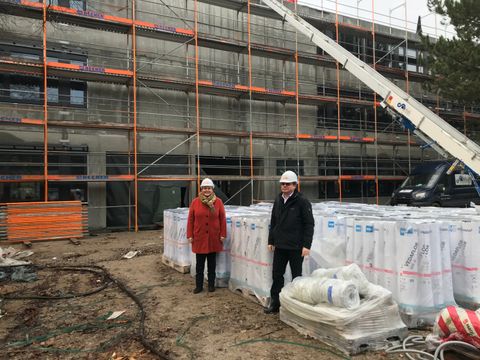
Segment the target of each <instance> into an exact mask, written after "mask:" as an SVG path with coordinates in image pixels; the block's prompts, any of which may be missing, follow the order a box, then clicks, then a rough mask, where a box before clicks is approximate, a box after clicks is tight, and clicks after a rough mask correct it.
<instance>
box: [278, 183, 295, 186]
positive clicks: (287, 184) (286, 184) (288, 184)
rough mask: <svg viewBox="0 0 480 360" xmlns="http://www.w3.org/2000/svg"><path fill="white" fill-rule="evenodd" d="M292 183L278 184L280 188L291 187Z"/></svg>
mask: <svg viewBox="0 0 480 360" xmlns="http://www.w3.org/2000/svg"><path fill="white" fill-rule="evenodd" d="M292 184H293V183H280V185H281V186H290V185H292Z"/></svg>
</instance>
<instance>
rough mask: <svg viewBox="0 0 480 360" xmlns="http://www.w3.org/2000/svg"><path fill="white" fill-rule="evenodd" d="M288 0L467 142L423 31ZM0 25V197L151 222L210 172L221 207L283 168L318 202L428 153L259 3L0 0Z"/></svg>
mask: <svg viewBox="0 0 480 360" xmlns="http://www.w3.org/2000/svg"><path fill="white" fill-rule="evenodd" d="M334 3H335V2H334ZM289 7H291V8H292V9H295V11H296V12H298V14H299V15H301V16H302V17H303V18H304V19H306V20H308V21H309V22H310V23H311V24H312V25H314V26H315V27H317V28H318V29H319V30H321V31H322V32H324V33H325V34H327V35H328V36H329V37H331V38H332V39H333V40H335V41H337V42H339V43H340V44H341V45H342V46H343V47H344V48H346V49H347V50H349V51H350V52H352V53H354V54H355V55H356V56H358V57H359V58H360V59H361V60H362V61H364V62H366V63H368V64H371V65H372V67H374V68H375V69H376V70H377V71H379V72H380V73H382V74H383V75H384V76H386V77H387V78H389V79H392V80H393V82H394V83H396V84H397V85H398V86H399V87H401V88H402V89H404V90H405V91H406V92H408V93H410V94H411V95H412V96H414V97H415V98H416V99H417V100H419V101H421V102H422V103H423V104H425V105H427V106H428V107H429V108H431V109H432V110H433V111H435V112H436V113H438V114H439V115H440V116H441V117H442V118H444V119H445V120H447V121H448V122H449V123H450V124H451V125H453V126H454V127H456V128H457V129H459V130H460V131H461V132H463V133H464V134H465V135H467V136H469V137H470V138H473V139H476V138H478V137H477V136H476V133H475V132H476V125H475V124H474V123H473V121H474V120H475V119H478V118H479V117H480V109H473V108H470V109H465V108H464V107H459V106H456V105H455V104H452V103H448V102H446V101H444V100H443V99H441V98H440V97H438V96H436V95H435V94H431V93H429V92H427V91H426V90H425V88H424V86H423V84H424V83H425V82H426V81H428V79H429V75H428V63H427V61H426V56H425V54H424V53H423V51H422V46H421V39H420V37H419V35H418V34H416V33H415V32H408V31H406V29H392V27H391V26H388V24H381V23H377V22H376V19H375V15H374V13H372V15H371V19H370V20H369V21H367V20H365V19H363V18H362V19H359V18H354V17H349V16H345V15H341V14H339V13H338V12H335V11H326V10H324V9H315V8H310V7H306V6H302V5H298V4H289ZM0 32H1V34H2V36H0V68H1V70H2V71H1V73H0V82H1V84H0V156H1V165H0V169H1V170H0V202H25V201H45V200H49V201H54V200H81V201H83V202H87V203H88V213H89V228H90V229H103V228H131V229H133V228H141V227H148V226H152V225H154V224H156V223H159V222H161V221H162V216H163V210H164V209H166V208H172V207H177V206H188V204H189V202H190V200H191V199H192V197H193V196H195V194H196V191H197V186H198V182H199V179H200V178H202V177H205V176H208V177H210V178H212V179H213V180H214V182H215V184H216V185H217V189H216V192H217V194H218V195H219V196H220V197H222V198H223V199H224V201H226V202H227V203H228V204H242V205H247V204H250V203H253V202H258V201H263V200H271V199H272V198H273V197H274V194H275V193H276V192H277V191H278V176H279V174H281V173H282V172H283V171H285V170H286V169H290V170H294V171H295V172H296V173H297V174H298V175H299V177H300V187H301V191H302V192H304V193H306V194H307V196H308V197H309V198H310V199H311V200H313V201H319V200H324V199H332V200H338V199H339V200H348V201H362V202H368V203H385V201H386V200H388V198H389V196H390V194H391V193H392V190H393V189H394V188H395V187H397V186H398V185H399V183H400V182H401V181H402V180H403V179H404V178H405V176H406V175H407V174H408V173H409V170H410V169H411V167H412V166H414V165H415V164H417V163H419V162H420V161H423V160H426V159H435V158H436V157H437V155H436V153H435V152H434V151H433V150H431V149H430V148H429V146H428V144H424V143H422V142H421V141H420V140H419V139H417V138H416V137H414V136H411V134H410V133H409V132H408V130H405V129H404V128H402V127H401V126H400V125H399V124H398V123H396V122H394V121H393V120H392V119H391V118H390V117H389V116H388V115H387V114H386V112H385V111H384V110H383V109H382V107H381V106H379V105H380V101H381V100H382V99H381V98H379V97H377V96H376V95H375V94H374V93H372V90H370V89H369V88H367V87H365V86H364V85H362V83H361V82H359V81H358V80H356V79H355V78H354V77H353V76H352V75H351V74H350V73H348V72H347V71H345V70H343V69H342V68H341V66H339V65H338V63H336V61H335V60H333V58H331V57H330V56H329V55H327V54H326V53H324V52H323V51H322V50H321V49H319V48H318V47H316V46H315V44H313V43H312V42H311V41H310V39H308V38H307V37H305V36H304V35H302V34H300V33H297V32H296V31H295V30H294V29H293V28H292V27H291V26H290V25H288V24H287V23H286V22H285V21H282V19H281V18H280V17H279V16H278V15H276V13H274V12H273V11H272V10H270V9H269V8H268V7H266V6H265V5H262V2H261V1H260V0H255V1H253V0H252V1H247V0H198V1H197V0H185V1H183V2H179V1H173V0H169V1H154V0H131V1H129V0H118V1H114V0H112V1H90V0H88V1H87V0H48V1H46V3H43V2H41V1H39V2H36V1H26V0H0ZM476 110H477V111H476Z"/></svg>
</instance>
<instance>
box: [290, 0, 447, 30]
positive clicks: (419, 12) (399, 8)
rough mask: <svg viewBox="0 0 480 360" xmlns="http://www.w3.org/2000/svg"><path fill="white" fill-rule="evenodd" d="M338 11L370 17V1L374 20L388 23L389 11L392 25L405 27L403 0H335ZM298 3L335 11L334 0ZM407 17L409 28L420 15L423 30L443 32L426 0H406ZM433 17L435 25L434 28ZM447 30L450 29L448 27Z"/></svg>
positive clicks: (365, 17) (413, 26)
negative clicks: (373, 6) (373, 7)
mask: <svg viewBox="0 0 480 360" xmlns="http://www.w3.org/2000/svg"><path fill="white" fill-rule="evenodd" d="M337 1H338V11H339V12H340V13H344V14H350V15H352V16H354V17H356V16H357V2H359V4H358V14H359V17H360V18H364V19H368V20H371V19H372V13H371V11H372V1H373V2H374V4H375V21H378V22H379V23H383V24H385V25H388V24H389V23H390V18H389V14H390V12H391V23H392V26H394V27H401V28H404V27H405V6H404V5H403V4H405V0H337ZM299 3H300V4H302V3H304V4H308V5H313V6H314V7H317V8H322V5H323V8H324V9H325V10H329V11H335V0H299ZM406 8H407V19H408V28H409V30H412V31H415V29H416V24H417V20H418V16H422V26H423V30H424V32H427V33H430V34H431V35H434V34H435V32H436V33H437V34H438V35H440V34H443V35H444V34H445V26H444V25H442V24H441V21H442V18H441V16H438V15H437V16H435V15H434V14H432V13H430V12H429V11H428V7H427V0H406ZM435 18H436V22H437V26H436V29H435ZM447 31H451V29H450V28H448V29H447Z"/></svg>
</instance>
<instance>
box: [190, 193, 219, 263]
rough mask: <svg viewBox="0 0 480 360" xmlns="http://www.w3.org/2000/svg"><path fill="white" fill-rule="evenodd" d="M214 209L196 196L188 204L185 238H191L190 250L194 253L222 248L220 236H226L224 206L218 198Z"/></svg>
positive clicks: (203, 252) (217, 250) (204, 252)
mask: <svg viewBox="0 0 480 360" xmlns="http://www.w3.org/2000/svg"><path fill="white" fill-rule="evenodd" d="M214 206H215V211H214V212H212V211H211V210H210V208H209V207H208V206H207V205H205V204H202V202H201V200H200V199H199V198H198V197H196V198H195V199H193V201H192V203H191V204H190V209H189V211H188V222H187V238H188V239H190V238H193V242H192V251H193V252H194V253H195V254H209V253H213V252H220V251H222V250H223V244H222V242H221V241H220V238H221V237H223V238H225V237H227V221H226V217H225V208H224V207H223V202H222V200H220V199H219V198H217V199H216V200H215V203H214Z"/></svg>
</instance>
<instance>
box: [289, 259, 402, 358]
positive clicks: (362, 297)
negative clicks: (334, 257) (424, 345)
mask: <svg viewBox="0 0 480 360" xmlns="http://www.w3.org/2000/svg"><path fill="white" fill-rule="evenodd" d="M323 270H324V269H319V270H316V271H314V272H313V274H312V276H309V277H305V276H302V277H299V278H296V279H295V280H294V281H293V282H292V283H289V284H287V285H286V286H285V287H284V288H283V290H282V292H281V293H280V303H281V307H280V320H281V321H283V322H284V323H286V324H288V325H290V326H292V327H293V328H294V329H296V330H297V331H298V332H299V333H301V334H303V335H307V336H310V337H312V338H315V339H318V340H321V341H322V342H325V343H326V344H329V345H331V346H333V347H335V348H337V349H339V350H340V351H342V352H344V353H345V354H348V355H354V354H358V353H360V352H363V351H367V350H373V351H376V350H380V349H384V348H386V347H388V346H389V345H391V344H392V343H398V342H400V341H401V340H403V339H404V338H405V337H406V336H407V335H408V329H407V327H406V325H405V324H404V323H403V322H402V320H401V318H400V313H399V308H398V305H397V304H396V303H395V302H394V300H393V298H392V294H391V292H390V291H388V290H386V289H384V288H382V287H381V286H378V285H374V284H372V283H370V282H368V281H367V280H366V279H365V277H364V275H363V274H362V272H361V270H360V268H358V266H357V265H355V264H353V265H350V266H348V267H343V268H337V269H328V270H327V271H326V272H325V271H323ZM322 271H323V273H319V272H322ZM320 276H321V277H320ZM315 277H319V279H321V280H320V281H334V282H335V281H339V282H342V281H343V280H345V281H348V283H350V284H355V286H356V288H358V292H357V295H356V296H357V299H358V300H357V303H356V304H355V307H342V306H340V305H339V303H338V301H337V300H336V297H337V299H338V297H340V296H343V297H346V296H347V295H348V296H349V297H350V296H351V293H341V292H338V291H336V290H335V287H334V285H332V284H333V282H332V283H330V284H328V285H327V287H326V291H325V293H326V296H325V302H320V303H318V302H317V303H312V302H309V301H306V300H305V299H306V298H308V296H306V295H305V292H306V291H310V292H312V293H313V292H315V291H318V289H319V286H318V283H312V286H311V287H310V290H309V289H306V287H305V286H304V285H301V286H299V284H301V283H302V282H303V283H305V280H307V281H309V280H312V279H314V278H315ZM332 288H333V290H332ZM302 292H303V294H302ZM300 299H301V300H300ZM349 300H351V299H345V301H344V303H348V302H349Z"/></svg>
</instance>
